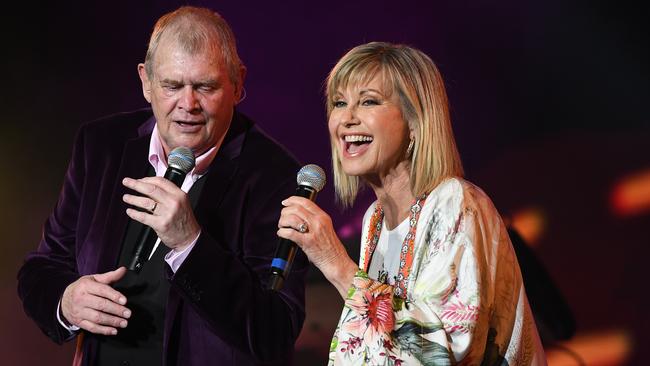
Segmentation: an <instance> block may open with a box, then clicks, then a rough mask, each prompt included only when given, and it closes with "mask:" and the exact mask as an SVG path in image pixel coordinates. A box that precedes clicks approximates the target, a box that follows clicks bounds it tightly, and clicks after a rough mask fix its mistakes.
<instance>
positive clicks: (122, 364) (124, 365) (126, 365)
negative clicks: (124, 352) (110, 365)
mask: <svg viewBox="0 0 650 366" xmlns="http://www.w3.org/2000/svg"><path fill="white" fill-rule="evenodd" d="M120 365H121V366H131V362H129V361H122V362H121V363H120Z"/></svg>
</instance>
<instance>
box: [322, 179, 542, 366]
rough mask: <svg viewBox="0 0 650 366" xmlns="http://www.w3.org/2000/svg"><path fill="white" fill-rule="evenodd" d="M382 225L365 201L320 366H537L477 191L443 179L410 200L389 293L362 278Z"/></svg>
mask: <svg viewBox="0 0 650 366" xmlns="http://www.w3.org/2000/svg"><path fill="white" fill-rule="evenodd" d="M382 222H383V212H382V211H381V208H380V207H378V204H377V202H375V203H373V204H372V205H371V206H370V207H369V208H368V211H367V212H366V214H365V216H364V219H363V235H362V243H361V255H360V260H359V266H360V268H361V269H360V270H359V271H358V272H357V274H356V276H355V277H354V280H353V284H352V286H351V287H350V289H349V291H348V296H347V299H346V301H345V306H344V308H343V312H342V314H341V318H340V320H339V323H338V326H337V328H336V331H335V333H334V337H333V339H332V343H331V346H330V356H329V365H395V366H399V365H453V364H465V365H483V364H485V365H531V364H533V365H545V364H546V359H545V357H544V351H543V348H542V346H541V342H540V340H539V336H538V334H537V329H536V327H535V322H534V320H533V316H532V313H531V311H530V307H529V305H528V301H527V299H526V294H525V292H524V286H523V283H522V279H521V273H520V271H519V266H518V264H517V259H516V257H515V253H514V251H513V249H512V245H511V243H510V240H509V238H508V235H507V232H506V229H505V227H504V225H503V223H502V221H501V218H500V216H499V214H498V213H497V211H496V209H495V208H494V206H493V204H492V202H491V201H490V199H489V198H488V197H487V196H486V195H485V193H483V191H481V190H480V189H479V188H478V187H476V186H474V185H472V184H471V183H469V182H467V181H464V180H462V179H459V178H450V179H447V180H446V181H444V182H442V183H441V184H440V185H438V187H436V188H435V189H434V190H433V191H432V192H431V193H430V194H428V195H427V196H426V197H420V198H418V201H417V202H416V203H415V204H414V206H413V207H412V209H411V217H410V221H409V225H410V229H409V233H408V235H407V236H406V239H405V241H404V244H402V247H401V250H400V262H399V275H398V276H397V277H396V280H397V282H396V283H395V284H393V285H389V284H386V283H383V282H380V281H378V280H375V279H372V278H370V277H369V276H368V275H367V273H368V268H369V265H370V263H371V260H372V255H373V252H374V247H375V246H376V245H377V240H378V233H379V232H380V231H379V230H380V229H381V225H382ZM390 244H391V245H399V244H400V243H390Z"/></svg>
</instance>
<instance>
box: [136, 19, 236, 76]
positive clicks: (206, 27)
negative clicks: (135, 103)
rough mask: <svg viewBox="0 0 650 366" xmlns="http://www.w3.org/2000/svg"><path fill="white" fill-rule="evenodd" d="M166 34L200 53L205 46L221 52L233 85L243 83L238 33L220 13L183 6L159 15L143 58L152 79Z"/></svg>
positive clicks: (187, 48) (192, 50)
mask: <svg viewBox="0 0 650 366" xmlns="http://www.w3.org/2000/svg"><path fill="white" fill-rule="evenodd" d="M163 36H169V37H172V38H171V39H172V40H174V41H176V42H178V45H179V46H180V47H182V48H183V50H184V51H186V52H188V53H190V54H197V53H198V52H201V51H204V50H206V49H214V50H218V51H220V53H221V55H222V57H223V61H224V63H225V64H226V68H227V69H228V76H229V77H230V81H232V83H233V84H235V85H236V86H237V85H241V82H242V80H240V73H239V70H240V68H241V66H243V64H242V61H241V59H240V58H239V55H238V54H237V46H236V43H235V35H234V33H233V32H232V29H230V26H229V25H228V23H227V22H226V20H225V19H223V17H221V15H219V14H218V13H216V12H214V11H212V10H210V9H207V8H198V7H193V6H183V7H180V8H178V9H177V10H175V11H173V12H170V13H167V14H165V15H163V16H162V17H160V18H159V19H158V21H157V22H156V25H155V26H154V28H153V32H152V33H151V38H150V39H149V47H148V48H147V54H146V56H145V59H144V67H145V70H146V72H147V76H148V77H149V78H150V79H152V78H153V62H154V57H155V55H156V50H157V49H158V46H159V45H160V41H161V39H162V38H163Z"/></svg>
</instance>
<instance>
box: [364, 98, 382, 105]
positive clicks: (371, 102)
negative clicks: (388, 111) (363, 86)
mask: <svg viewBox="0 0 650 366" xmlns="http://www.w3.org/2000/svg"><path fill="white" fill-rule="evenodd" d="M361 105H379V102H378V101H376V100H374V99H365V100H363V101H361Z"/></svg>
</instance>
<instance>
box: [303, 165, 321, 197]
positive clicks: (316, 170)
mask: <svg viewBox="0 0 650 366" xmlns="http://www.w3.org/2000/svg"><path fill="white" fill-rule="evenodd" d="M296 180H297V181H298V185H299V186H309V187H312V188H313V189H315V190H316V192H320V190H321V189H323V187H325V171H324V170H323V168H321V167H319V166H318V165H316V164H309V165H305V166H303V167H302V168H300V171H299V172H298V176H297V177H296Z"/></svg>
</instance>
